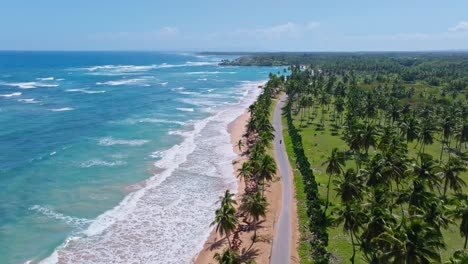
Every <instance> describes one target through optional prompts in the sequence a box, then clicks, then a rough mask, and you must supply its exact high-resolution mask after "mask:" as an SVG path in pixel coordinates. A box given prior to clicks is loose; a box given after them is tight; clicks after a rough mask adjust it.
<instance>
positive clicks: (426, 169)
mask: <svg viewBox="0 0 468 264" xmlns="http://www.w3.org/2000/svg"><path fill="white" fill-rule="evenodd" d="M419 158H420V163H419V164H418V163H416V164H413V173H414V175H415V176H416V177H417V178H418V179H419V180H420V181H421V182H422V183H425V184H427V186H429V188H430V189H431V190H433V189H434V186H438V184H439V182H440V178H439V174H438V172H439V171H440V167H439V166H438V165H437V163H436V162H435V160H434V159H433V158H432V156H431V155H429V154H425V153H420V154H419Z"/></svg>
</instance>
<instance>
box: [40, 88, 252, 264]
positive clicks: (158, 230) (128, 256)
mask: <svg viewBox="0 0 468 264" xmlns="http://www.w3.org/2000/svg"><path fill="white" fill-rule="evenodd" d="M250 91H251V92H250V93H249V95H248V96H246V97H245V98H243V99H242V100H240V102H239V103H238V104H237V105H233V106H226V108H225V109H224V110H222V111H219V112H218V113H217V114H215V115H212V116H210V117H208V118H205V119H203V120H200V121H198V122H196V123H195V124H194V129H193V130H192V131H187V134H186V135H187V136H186V137H185V138H184V139H183V142H181V143H180V144H177V145H174V146H173V147H171V148H170V149H168V150H166V151H162V153H158V154H156V153H155V155H158V156H159V155H160V156H161V159H160V160H158V161H157V162H155V166H156V167H159V168H163V169H164V170H163V171H162V172H160V173H159V174H157V175H154V176H153V177H151V178H150V179H149V180H147V181H146V184H145V185H144V187H142V188H141V189H139V190H136V191H135V192H132V193H130V194H129V195H127V196H126V197H125V199H124V200H123V201H122V202H121V203H120V204H119V205H117V206H116V207H115V208H113V209H111V210H109V211H107V212H105V213H104V214H102V215H100V216H99V217H98V218H97V219H96V220H95V221H93V223H92V224H91V225H89V227H88V229H87V230H86V231H85V232H84V234H85V237H83V238H80V239H78V240H76V241H74V243H73V245H70V246H67V247H63V246H61V247H59V248H58V249H57V251H55V252H54V254H52V256H51V257H50V258H49V259H47V261H55V262H60V263H155V264H156V263H167V264H175V263H189V262H191V261H192V259H193V257H194V256H195V255H196V254H197V253H198V252H199V251H200V250H201V249H202V247H203V243H204V242H205V240H206V238H207V237H208V235H209V233H210V231H211V228H210V226H209V224H210V223H211V221H212V218H213V216H214V210H215V208H216V206H217V205H216V201H217V200H218V196H219V195H220V194H222V192H223V191H224V190H225V189H226V188H229V189H231V190H232V191H233V192H235V190H236V187H237V186H236V180H235V177H234V171H233V167H232V164H231V163H232V159H233V158H235V157H236V155H235V153H234V152H233V150H232V145H231V142H230V136H229V133H228V132H227V126H228V124H229V123H230V122H231V121H232V120H234V119H235V118H236V117H237V116H239V115H240V114H242V112H243V111H244V110H245V108H246V107H247V106H248V105H250V104H251V103H252V102H253V101H254V100H255V98H256V96H257V95H258V93H259V92H260V90H259V89H251V90H250ZM168 179H170V180H168ZM162 183H164V184H162Z"/></svg>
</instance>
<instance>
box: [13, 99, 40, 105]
mask: <svg viewBox="0 0 468 264" xmlns="http://www.w3.org/2000/svg"><path fill="white" fill-rule="evenodd" d="M18 102H21V103H25V104H37V103H40V102H39V101H36V100H35V99H34V98H25V99H18Z"/></svg>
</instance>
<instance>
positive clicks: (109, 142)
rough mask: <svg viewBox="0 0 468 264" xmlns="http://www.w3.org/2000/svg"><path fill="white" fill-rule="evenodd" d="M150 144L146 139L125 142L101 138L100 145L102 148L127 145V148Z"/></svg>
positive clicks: (111, 138)
mask: <svg viewBox="0 0 468 264" xmlns="http://www.w3.org/2000/svg"><path fill="white" fill-rule="evenodd" d="M148 142H150V140H145V139H134V140H124V139H116V138H113V137H106V138H101V139H100V140H99V143H98V145H100V146H113V145H127V146H141V145H144V144H146V143H148Z"/></svg>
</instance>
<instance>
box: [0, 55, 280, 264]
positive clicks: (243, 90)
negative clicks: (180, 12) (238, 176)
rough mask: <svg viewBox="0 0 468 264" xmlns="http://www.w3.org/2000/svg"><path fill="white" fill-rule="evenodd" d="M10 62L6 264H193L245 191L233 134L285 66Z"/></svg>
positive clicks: (134, 58) (5, 73)
mask: <svg viewBox="0 0 468 264" xmlns="http://www.w3.org/2000/svg"><path fill="white" fill-rule="evenodd" d="M224 58H229V57H228V56H223V57H219V56H201V55H197V54H192V53H156V52H32V51H31V52H14V51H10V52H6V51H4V52H0V189H1V192H0V263H5V264H9V263H25V262H27V261H30V262H31V263H37V262H40V261H42V262H43V263H56V262H60V263H190V261H191V260H192V258H193V257H194V256H195V255H196V254H197V252H198V251H199V250H200V249H201V247H202V245H203V242H204V241H205V239H206V238H207V236H208V234H209V232H210V227H209V224H210V222H211V221H212V218H213V215H214V210H215V208H216V200H217V198H218V196H219V195H221V194H222V192H223V190H225V189H226V188H231V189H232V190H235V188H236V182H235V177H234V175H233V169H232V166H231V161H232V159H233V158H234V157H235V154H234V153H233V151H232V146H231V145H230V138H229V134H228V132H227V125H228V124H229V123H230V122H231V121H233V120H234V119H235V118H236V117H237V116H239V115H240V114H241V113H242V112H243V110H244V109H245V108H246V107H247V106H248V105H249V104H251V103H252V102H253V101H254V100H255V98H256V96H257V95H258V94H259V92H260V89H258V88H257V86H258V85H259V83H261V82H262V81H263V80H266V79H267V78H268V73H270V72H277V71H280V70H282V69H280V68H265V67H262V68H257V67H220V66H218V65H217V64H218V62H219V61H220V60H221V59H224Z"/></svg>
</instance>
